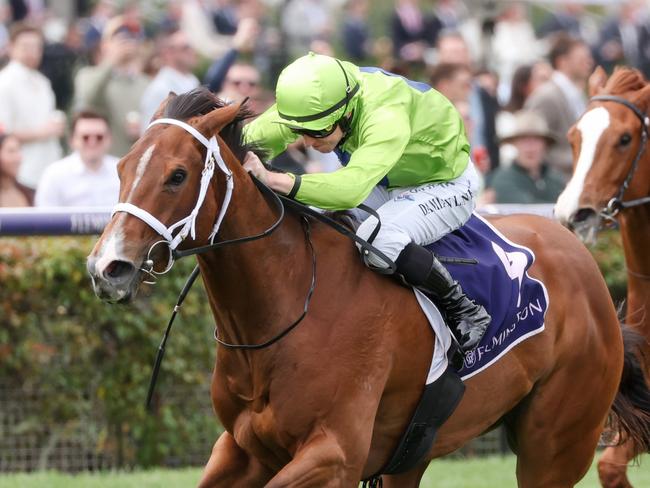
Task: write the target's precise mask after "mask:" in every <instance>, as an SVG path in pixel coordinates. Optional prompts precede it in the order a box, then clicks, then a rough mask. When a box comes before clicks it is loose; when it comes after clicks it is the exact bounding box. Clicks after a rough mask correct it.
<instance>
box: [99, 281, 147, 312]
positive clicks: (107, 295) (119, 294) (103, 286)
mask: <svg viewBox="0 0 650 488" xmlns="http://www.w3.org/2000/svg"><path fill="white" fill-rule="evenodd" d="M92 282H93V291H94V292H95V295H96V296H97V298H99V299H100V300H102V301H103V302H106V303H109V304H111V305H113V304H127V303H130V302H131V301H132V300H133V299H134V298H135V296H136V294H137V291H138V288H139V280H134V281H133V282H131V283H129V284H128V286H124V287H119V288H117V287H114V286H112V285H111V284H110V283H108V282H107V281H105V280H102V279H96V278H94V277H92Z"/></svg>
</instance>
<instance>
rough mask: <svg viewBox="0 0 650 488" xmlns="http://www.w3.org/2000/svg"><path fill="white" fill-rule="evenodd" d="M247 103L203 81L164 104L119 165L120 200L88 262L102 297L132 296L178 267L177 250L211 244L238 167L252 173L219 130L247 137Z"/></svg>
mask: <svg viewBox="0 0 650 488" xmlns="http://www.w3.org/2000/svg"><path fill="white" fill-rule="evenodd" d="M240 109H241V107H240V106H239V105H230V106H225V105H224V103H223V102H221V101H220V100H219V99H218V98H216V97H215V96H214V95H213V94H212V93H210V92H209V91H207V90H206V89H202V88H200V89H196V90H193V91H191V92H189V93H187V94H183V95H179V96H176V95H173V94H170V95H169V97H168V98H167V99H166V100H165V101H164V102H163V103H162V105H161V106H160V108H159V109H158V112H157V113H156V115H154V118H153V119H152V120H153V122H152V124H151V125H150V127H149V128H148V129H147V131H146V132H145V134H144V135H143V136H142V137H141V138H140V140H139V141H138V142H136V144H134V146H133V148H132V149H131V150H130V151H129V153H128V154H127V155H126V156H124V158H122V160H121V161H120V163H119V165H118V173H119V176H120V203H119V204H118V205H117V206H116V207H115V209H114V211H113V216H112V219H111V221H110V222H109V224H108V225H107V226H106V228H105V229H104V232H103V234H102V235H101V237H100V239H99V240H98V241H97V243H96V245H95V247H94V249H93V251H92V252H91V253H90V255H89V256H88V261H87V267H88V272H89V273H90V276H91V277H92V280H93V287H94V289H95V293H96V294H97V296H99V297H100V298H102V299H103V300H106V301H109V302H126V301H128V300H129V299H131V298H132V297H133V296H134V295H135V293H136V291H137V289H138V287H139V285H140V283H141V282H142V281H143V280H144V279H145V278H146V277H147V276H149V277H150V276H152V274H153V273H160V272H165V271H166V270H167V269H169V267H171V264H172V263H173V259H172V251H173V250H174V249H176V248H177V247H178V248H182V247H183V246H186V247H194V246H198V245H202V244H207V243H208V241H209V240H210V238H211V235H212V234H213V231H214V230H215V225H216V222H217V220H219V221H221V219H222V218H223V215H224V214H225V209H226V207H227V202H228V201H229V197H230V190H231V188H232V186H231V184H232V175H231V172H233V173H237V174H239V173H241V174H244V170H243V168H242V167H241V165H240V164H239V163H238V162H237V157H240V158H241V157H242V156H243V155H242V154H237V155H234V154H233V153H232V152H231V151H230V149H229V148H228V146H227V145H226V144H225V143H224V142H223V140H222V139H221V137H218V136H217V134H218V133H219V132H220V131H222V130H223V134H224V137H226V136H227V137H237V139H239V137H240V135H241V133H240V132H239V131H238V130H237V126H238V125H239V124H238V122H239V121H240V120H241V118H242V117H243V116H245V115H246V114H244V113H243V111H240ZM161 117H166V118H161ZM224 128H225V129H224ZM234 146H236V147H237V151H240V150H244V149H245V148H243V147H240V146H241V144H239V140H237V144H235V145H234Z"/></svg>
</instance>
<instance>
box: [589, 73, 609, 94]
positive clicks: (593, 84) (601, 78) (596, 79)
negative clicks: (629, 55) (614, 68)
mask: <svg viewBox="0 0 650 488" xmlns="http://www.w3.org/2000/svg"><path fill="white" fill-rule="evenodd" d="M605 83H607V73H606V72H605V70H604V69H603V67H602V66H597V67H596V69H595V70H594V72H593V73H592V74H591V76H590V77H589V82H588V86H589V96H590V97H595V96H596V95H599V94H600V93H601V92H602V91H603V88H605Z"/></svg>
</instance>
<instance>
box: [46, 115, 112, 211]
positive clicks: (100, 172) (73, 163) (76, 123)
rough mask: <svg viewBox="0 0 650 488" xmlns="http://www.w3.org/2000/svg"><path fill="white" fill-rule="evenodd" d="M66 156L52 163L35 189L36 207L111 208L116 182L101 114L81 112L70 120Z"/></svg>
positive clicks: (106, 128)
mask: <svg viewBox="0 0 650 488" xmlns="http://www.w3.org/2000/svg"><path fill="white" fill-rule="evenodd" d="M69 143H70V148H71V149H72V150H73V152H72V154H70V155H69V156H67V157H65V158H63V159H61V160H59V161H56V162H55V163H52V164H51V165H50V166H48V168H47V169H46V170H45V173H43V177H42V178H41V180H40V181H39V183H38V187H37V188H36V197H35V205H36V206H37V207H107V208H109V207H112V206H113V205H114V204H115V203H117V200H118V195H119V190H120V181H119V178H118V176H117V163H118V161H119V159H118V158H116V157H115V156H111V155H109V154H108V148H109V147H110V145H111V133H110V129H109V125H108V122H107V120H106V118H105V117H104V116H103V115H100V114H99V113H96V112H92V111H88V110H86V111H81V112H79V113H77V114H76V115H75V116H74V118H73V119H72V127H71V135H70V141H69Z"/></svg>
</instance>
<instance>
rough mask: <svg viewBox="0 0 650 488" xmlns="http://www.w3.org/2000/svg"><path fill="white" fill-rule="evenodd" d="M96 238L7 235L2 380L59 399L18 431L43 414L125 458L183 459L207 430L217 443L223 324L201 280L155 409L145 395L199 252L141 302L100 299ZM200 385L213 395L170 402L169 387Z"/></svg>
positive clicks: (0, 263) (0, 246)
mask: <svg viewBox="0 0 650 488" xmlns="http://www.w3.org/2000/svg"><path fill="white" fill-rule="evenodd" d="M93 242H94V239H93V238H25V239H6V238H3V239H1V240H0V284H1V285H0V286H1V290H0V323H1V324H2V326H1V327H0V381H1V382H2V383H4V385H3V386H4V387H5V388H7V387H13V388H19V389H20V390H22V391H24V392H26V393H29V392H37V393H38V396H39V397H42V398H46V399H47V401H45V402H42V405H41V410H40V411H38V412H32V414H31V415H28V416H27V418H25V419H23V421H22V422H21V425H17V426H12V428H13V429H15V430H14V432H13V434H16V433H17V432H19V433H21V434H24V433H27V432H29V431H30V429H31V430H34V431H39V429H40V427H39V426H40V425H42V424H45V425H52V426H57V428H58V429H59V430H60V432H59V436H60V437H61V436H62V437H63V438H65V435H66V432H68V433H70V432H77V433H78V431H79V430H80V429H81V430H83V431H84V432H86V433H87V434H88V435H91V434H92V437H93V439H94V446H92V447H93V448H94V449H95V450H96V451H97V452H102V453H106V454H108V455H109V456H110V457H111V458H112V459H113V462H114V463H115V464H116V465H139V466H149V465H153V464H159V463H161V462H170V460H177V462H179V463H182V462H183V461H184V456H186V455H187V453H188V448H189V449H191V448H192V446H193V444H196V442H195V440H196V438H197V436H206V435H208V436H209V437H210V438H212V442H213V441H214V439H216V436H217V435H218V431H219V426H218V425H217V422H216V419H215V417H214V415H213V414H212V413H211V411H210V400H209V384H210V383H209V381H210V375H211V372H212V368H213V366H214V351H215V343H214V340H213V339H212V334H213V323H214V322H213V320H212V315H211V313H210V311H209V307H208V304H207V299H206V297H205V293H204V291H203V288H202V284H201V283H200V280H197V283H196V284H195V285H194V289H193V290H192V292H191V293H190V295H189V296H188V298H187V300H186V301H185V303H184V305H183V309H182V312H181V314H180V316H179V317H178V318H177V320H176V323H175V325H174V329H173V330H172V333H171V336H170V340H169V342H168V346H167V351H166V356H165V360H164V362H163V367H162V370H161V373H160V377H159V383H158V385H157V399H156V400H157V412H156V415H155V416H151V415H148V414H147V413H146V412H145V409H144V400H145V397H146V391H147V387H148V383H149V376H150V372H151V366H152V364H153V360H154V356H155V353H156V351H157V348H158V345H159V343H160V339H161V336H162V332H163V330H164V327H165V326H166V325H167V321H168V319H169V315H170V312H171V309H172V307H173V305H174V304H175V303H176V299H177V295H178V292H179V290H180V289H181V287H182V286H183V284H184V282H185V278H186V277H187V275H189V273H190V271H191V269H192V267H193V265H194V262H193V261H192V259H187V260H182V261H181V262H179V263H178V264H177V266H176V267H175V268H174V270H173V271H172V272H171V273H169V274H168V275H166V276H164V277H163V278H162V279H161V280H160V281H159V283H158V284H157V285H156V286H155V287H154V288H153V289H152V288H151V287H149V286H147V285H143V288H142V289H141V292H140V295H139V297H138V300H136V301H135V302H134V303H133V304H132V305H128V306H121V305H113V306H111V305H108V304H105V303H103V302H101V301H100V300H98V299H97V298H96V297H95V295H94V293H93V291H92V288H91V284H90V279H89V277H88V275H87V273H86V267H85V260H86V255H87V254H88V253H89V251H90V249H91V248H92V245H93ZM195 390H200V391H202V392H203V393H202V394H200V395H199V394H187V395H186V398H184V399H183V401H182V402H178V401H176V402H166V401H165V392H169V391H172V392H173V393H176V392H178V391H181V392H192V391H195ZM175 397H176V398H177V399H178V395H175ZM0 414H2V412H0ZM81 422H82V423H83V425H79V423H81ZM10 434H12V432H8V433H5V435H10ZM208 453H209V451H204V456H207V454H208ZM0 457H1V456H0Z"/></svg>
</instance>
